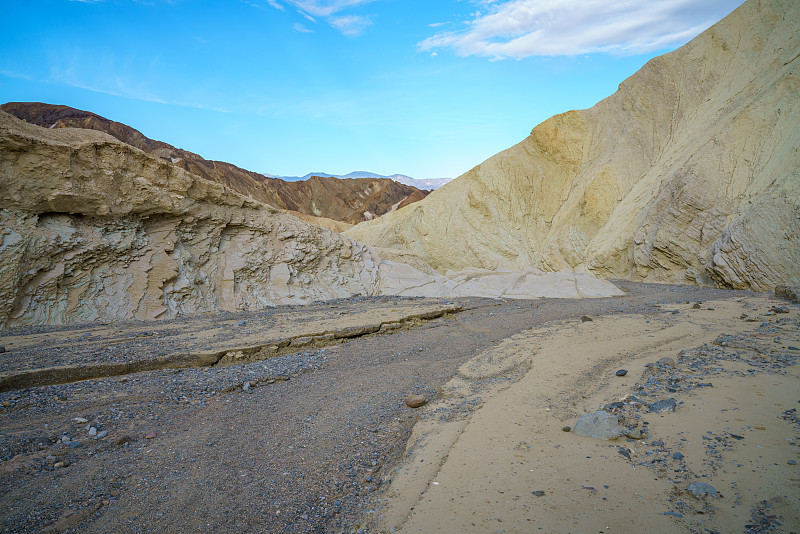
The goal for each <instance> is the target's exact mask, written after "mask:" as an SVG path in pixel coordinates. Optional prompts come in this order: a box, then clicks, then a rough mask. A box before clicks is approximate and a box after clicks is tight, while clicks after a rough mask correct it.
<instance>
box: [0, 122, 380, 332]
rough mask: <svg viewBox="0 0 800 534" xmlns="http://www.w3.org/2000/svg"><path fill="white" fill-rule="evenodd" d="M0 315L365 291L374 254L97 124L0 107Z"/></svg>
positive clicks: (24, 319) (134, 313) (285, 299)
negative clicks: (78, 125)
mask: <svg viewBox="0 0 800 534" xmlns="http://www.w3.org/2000/svg"><path fill="white" fill-rule="evenodd" d="M0 232H1V233H0V326H10V325H24V324H61V323H68V322H79V321H89V320H99V321H111V320H120V319H150V318H167V317H172V316H175V315H178V314H184V313H198V312H211V311H221V310H235V309H254V308H263V307H265V306H270V305H274V304H279V303H303V302H309V301H311V300H318V299H329V298H338V297H349V296H352V295H355V294H373V293H374V292H375V290H376V289H375V288H376V286H377V284H378V270H379V266H378V264H379V262H380V259H379V258H378V256H377V255H376V254H375V253H374V252H372V251H371V250H370V249H368V248H367V247H365V246H363V245H361V244H359V243H356V242H354V241H352V240H351V239H349V238H346V237H343V236H342V235H340V234H337V233H335V232H332V231H330V230H326V229H323V228H320V227H317V226H313V225H310V224H306V223H303V222H301V221H299V220H297V219H295V218H294V217H292V216H290V215H288V214H286V213H283V212H281V211H278V210H276V209H274V208H272V207H270V206H267V205H265V204H262V203H259V202H256V201H254V200H252V199H251V198H248V197H245V196H243V195H241V194H239V193H237V192H235V191H233V190H231V189H229V188H227V187H225V186H223V185H221V184H219V183H215V182H212V181H208V180H204V179H202V178H200V177H198V176H195V175H193V174H191V173H189V172H186V171H185V170H183V169H181V168H179V167H176V166H175V165H172V164H170V163H168V162H165V161H163V160H161V159H159V158H155V157H152V156H149V155H147V154H145V153H144V152H142V151H141V150H139V149H136V148H134V147H132V146H131V145H128V144H125V143H122V142H120V141H118V140H117V139H115V138H113V137H111V136H110V135H106V134H104V133H100V132H94V131H89V130H78V129H45V128H40V127H38V126H33V125H30V124H27V123H25V122H22V121H20V120H18V119H16V118H14V117H12V116H10V115H8V114H6V113H3V112H0Z"/></svg>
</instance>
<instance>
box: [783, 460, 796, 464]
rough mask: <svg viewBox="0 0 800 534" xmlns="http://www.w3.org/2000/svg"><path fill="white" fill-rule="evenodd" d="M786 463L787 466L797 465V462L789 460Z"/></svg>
mask: <svg viewBox="0 0 800 534" xmlns="http://www.w3.org/2000/svg"><path fill="white" fill-rule="evenodd" d="M786 463H787V464H789V465H797V460H789V461H788V462H786Z"/></svg>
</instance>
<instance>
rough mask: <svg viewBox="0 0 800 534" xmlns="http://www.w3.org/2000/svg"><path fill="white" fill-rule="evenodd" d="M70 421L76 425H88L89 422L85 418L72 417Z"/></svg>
mask: <svg viewBox="0 0 800 534" xmlns="http://www.w3.org/2000/svg"><path fill="white" fill-rule="evenodd" d="M72 420H73V421H75V422H76V423H88V422H89V420H88V419H86V418H85V417H73V418H72Z"/></svg>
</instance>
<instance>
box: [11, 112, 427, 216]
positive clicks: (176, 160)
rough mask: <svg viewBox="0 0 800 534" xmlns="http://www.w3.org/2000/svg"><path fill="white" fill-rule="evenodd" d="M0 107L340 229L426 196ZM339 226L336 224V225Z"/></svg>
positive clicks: (96, 120) (102, 121)
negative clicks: (264, 167) (94, 136)
mask: <svg viewBox="0 0 800 534" xmlns="http://www.w3.org/2000/svg"><path fill="white" fill-rule="evenodd" d="M0 110H2V111H5V112H7V113H9V114H11V115H14V116H15V117H17V118H20V119H22V120H24V121H26V122H29V123H31V124H36V125H37V126H42V127H44V128H51V129H55V128H82V129H88V130H95V131H98V132H104V133H107V134H109V135H111V136H113V137H115V138H116V139H118V140H120V141H122V142H123V143H126V144H128V145H131V146H133V147H136V148H138V149H140V150H142V151H143V152H146V153H147V154H150V155H151V156H155V157H157V158H160V159H162V160H164V161H167V162H169V163H171V164H173V165H176V166H178V167H180V168H182V169H184V170H186V171H188V172H190V173H192V174H194V175H196V176H199V177H201V178H205V179H207V180H211V181H214V182H219V183H221V184H224V185H226V186H228V187H230V188H231V189H233V190H234V191H237V192H239V193H242V194H243V195H246V196H251V197H253V199H255V200H258V201H260V202H264V203H266V204H269V205H271V206H274V207H276V208H280V209H283V210H289V211H293V212H297V213H300V214H303V215H306V216H311V217H321V218H323V220H322V221H320V222H322V223H323V224H322V226H325V227H328V228H330V227H331V225H330V224H325V223H324V219H333V220H334V221H339V222H343V223H345V225H343V226H341V227H340V228H341V229H347V228H349V227H350V226H352V225H354V224H357V223H359V222H361V221H365V220H370V219H371V218H373V217H375V216H378V215H383V214H385V213H388V212H390V211H393V210H395V209H397V208H398V207H403V206H406V205H408V204H411V203H413V202H416V201H418V200H421V199H423V198H425V196H426V195H427V194H428V192H427V191H423V190H420V189H418V188H416V187H413V186H410V185H405V184H401V183H399V182H396V181H394V180H390V179H388V178H357V179H344V180H341V179H337V178H333V177H323V176H311V177H310V178H309V179H308V180H303V181H297V182H290V181H286V180H281V179H279V178H270V177H266V176H264V175H262V174H259V173H256V172H252V171H248V170H245V169H242V168H240V167H237V166H236V165H233V164H230V163H226V162H224V161H212V160H207V159H204V158H203V157H201V156H199V155H198V154H195V153H193V152H189V151H188V150H183V149H180V148H175V147H174V146H172V145H169V144H167V143H164V142H162V141H156V140H154V139H150V138H148V137H146V136H145V135H144V134H142V133H141V132H140V131H138V130H136V129H134V128H132V127H130V126H128V125H126V124H122V123H119V122H115V121H112V120H109V119H107V118H105V117H101V116H100V115H97V114H96V113H91V112H89V111H83V110H79V109H75V108H71V107H68V106H59V105H53V104H43V103H40V102H8V103H6V104H3V105H0ZM337 229H338V228H337Z"/></svg>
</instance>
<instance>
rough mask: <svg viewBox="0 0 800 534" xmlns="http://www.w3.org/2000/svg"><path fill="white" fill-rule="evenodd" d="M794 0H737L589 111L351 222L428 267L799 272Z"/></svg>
mask: <svg viewBox="0 0 800 534" xmlns="http://www.w3.org/2000/svg"><path fill="white" fill-rule="evenodd" d="M799 67H800V3H798V2H795V1H792V0H749V1H748V2H747V3H745V4H744V5H742V6H741V7H740V8H738V9H737V10H736V11H734V12H733V13H732V14H731V15H729V16H728V17H727V18H725V19H724V20H723V21H721V22H720V23H718V24H716V25H715V26H713V27H712V28H710V29H708V30H707V31H705V32H704V33H702V34H701V35H699V36H698V37H696V38H695V39H694V40H692V41H691V42H690V43H688V44H687V45H685V46H683V47H681V48H680V49H678V50H676V51H674V52H672V53H670V54H667V55H664V56H661V57H658V58H655V59H653V60H652V61H650V62H649V63H647V64H646V65H645V66H644V67H643V68H642V69H641V70H640V71H639V72H637V73H636V74H634V75H633V76H631V77H630V78H629V79H627V80H625V81H624V82H623V83H622V84H621V85H620V86H619V90H618V91H617V92H616V93H614V94H613V95H612V96H610V97H609V98H607V99H605V100H603V101H601V102H599V103H598V104H597V105H595V106H594V107H592V108H590V109H587V110H581V111H570V112H567V113H563V114H561V115H556V116H554V117H552V118H550V119H548V120H547V121H545V122H543V123H542V124H540V125H538V126H537V127H535V128H534V129H533V131H532V132H531V134H530V135H529V136H528V137H527V138H526V139H525V140H524V141H522V142H521V143H519V144H518V145H516V146H514V147H512V148H510V149H508V150H505V151H503V152H501V153H499V154H497V155H495V156H494V157H492V158H490V159H488V160H487V161H485V162H484V163H482V164H481V165H479V166H478V167H475V168H474V169H472V170H471V171H469V172H467V173H466V174H464V175H462V176H461V177H459V178H457V179H456V180H454V181H452V182H450V183H448V184H447V185H445V186H443V187H442V188H440V189H438V190H436V191H435V192H433V193H432V194H431V195H429V196H428V197H427V198H426V199H425V200H423V201H421V202H418V203H416V204H413V205H411V206H409V207H407V208H405V209H402V210H399V211H397V212H395V213H390V214H388V215H385V216H383V217H381V218H380V219H377V220H374V221H369V222H365V223H361V224H359V225H358V226H356V227H354V228H353V229H351V230H349V231H348V232H347V233H348V235H350V236H351V237H353V238H355V239H357V240H359V241H362V242H364V243H367V244H370V245H374V246H379V247H388V248H400V249H407V250H409V251H410V252H413V253H415V254H418V255H419V256H421V257H422V258H424V259H425V260H426V261H427V262H428V263H430V264H431V265H432V266H433V267H434V268H436V269H438V270H440V271H442V272H444V271H445V270H448V269H452V270H463V269H468V268H488V269H498V268H507V269H513V270H519V269H523V268H526V267H528V266H532V267H535V268H539V269H542V270H547V271H561V270H572V269H574V270H577V271H585V272H591V273H593V274H595V275H598V276H601V277H617V278H626V279H632V280H639V281H648V282H671V283H696V284H703V285H717V286H720V287H729V288H740V289H748V288H749V289H756V290H771V289H772V288H773V287H774V286H775V285H776V284H778V283H790V284H797V283H800V151H798V146H800V98H798V96H797V95H798V94H800V68H799Z"/></svg>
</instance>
